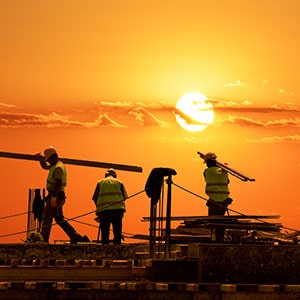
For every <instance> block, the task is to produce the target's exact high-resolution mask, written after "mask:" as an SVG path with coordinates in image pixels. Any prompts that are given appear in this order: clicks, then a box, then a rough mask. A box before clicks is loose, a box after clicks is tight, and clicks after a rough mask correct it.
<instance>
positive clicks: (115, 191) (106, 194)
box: [97, 176, 125, 212]
mask: <svg viewBox="0 0 300 300" xmlns="http://www.w3.org/2000/svg"><path fill="white" fill-rule="evenodd" d="M98 186H99V194H98V198H97V212H100V211H104V210H107V209H124V211H125V198H124V195H123V193H122V183H121V182H120V181H119V180H118V179H116V178H113V177H111V176H109V177H107V178H104V179H102V180H101V181H99V182H98Z"/></svg>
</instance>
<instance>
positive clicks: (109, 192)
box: [92, 169, 128, 245]
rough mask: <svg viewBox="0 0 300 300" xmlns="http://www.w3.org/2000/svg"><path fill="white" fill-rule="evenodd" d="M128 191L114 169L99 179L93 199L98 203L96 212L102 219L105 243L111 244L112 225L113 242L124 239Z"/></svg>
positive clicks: (102, 233) (119, 241) (103, 241)
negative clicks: (123, 225) (110, 232)
mask: <svg viewBox="0 0 300 300" xmlns="http://www.w3.org/2000/svg"><path fill="white" fill-rule="evenodd" d="M127 197H128V196H127V192H126V189H125V186H124V184H123V183H122V182H121V181H120V180H119V179H117V173H116V171H115V170H114V169H109V170H107V171H106V172H105V178H104V179H102V180H100V181H98V182H97V185H96V188H95V191H94V194H93V197H92V199H93V201H94V202H95V205H96V214H97V216H98V218H99V221H100V229H101V241H102V244H103V245H106V244H109V231H110V225H111V224H112V228H113V235H114V239H113V243H114V244H115V245H119V244H121V239H122V221H123V216H124V212H125V211H126V208H125V200H126V199H127Z"/></svg>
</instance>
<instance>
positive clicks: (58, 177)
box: [53, 168, 63, 197]
mask: <svg viewBox="0 0 300 300" xmlns="http://www.w3.org/2000/svg"><path fill="white" fill-rule="evenodd" d="M53 176H54V179H55V187H54V195H53V196H54V197H56V196H57V194H58V192H59V191H61V187H62V178H63V170H62V169H61V168H56V169H55V171H54V173H53Z"/></svg>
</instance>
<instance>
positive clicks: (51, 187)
mask: <svg viewBox="0 0 300 300" xmlns="http://www.w3.org/2000/svg"><path fill="white" fill-rule="evenodd" d="M56 168H61V169H62V171H63V178H62V186H61V191H64V190H65V186H66V185H67V172H66V168H65V166H64V164H63V163H62V162H61V161H58V162H57V163H56V164H55V165H53V166H51V167H50V170H49V173H48V177H47V184H46V187H47V191H54V189H55V185H56V180H55V178H54V171H55V169H56Z"/></svg>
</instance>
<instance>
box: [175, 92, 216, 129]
mask: <svg viewBox="0 0 300 300" xmlns="http://www.w3.org/2000/svg"><path fill="white" fill-rule="evenodd" d="M175 117H176V121H177V122H178V124H179V125H180V126H181V127H182V128H183V129H185V130H188V131H193V132H197V131H202V130H204V129H205V128H206V127H207V126H208V125H210V124H211V123H212V121H213V119H214V110H213V105H212V103H211V102H210V101H209V100H208V99H207V97H206V96H204V95H203V94H200V93H189V94H186V95H184V96H182V97H181V98H180V99H179V100H178V102H177V104H176V112H175Z"/></svg>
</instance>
